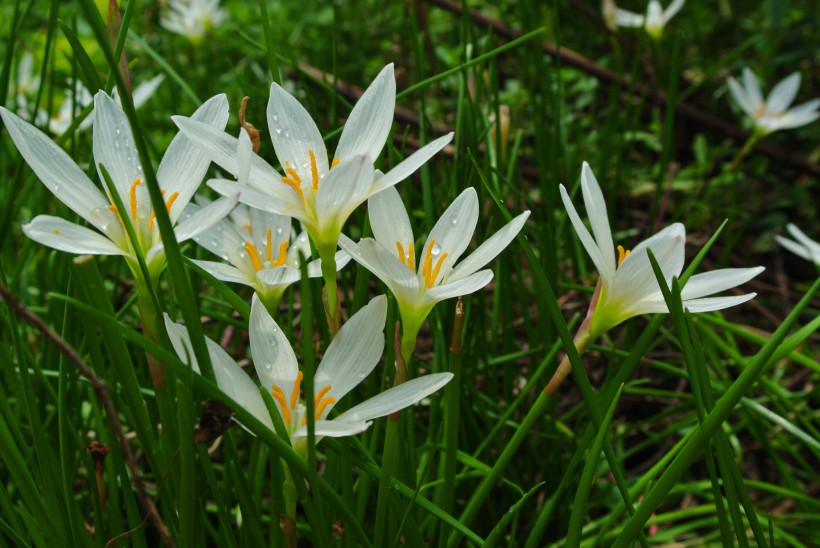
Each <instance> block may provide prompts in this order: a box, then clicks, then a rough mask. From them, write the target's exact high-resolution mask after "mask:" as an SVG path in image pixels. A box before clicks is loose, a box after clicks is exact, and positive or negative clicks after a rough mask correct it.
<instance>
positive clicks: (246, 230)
mask: <svg viewBox="0 0 820 548" xmlns="http://www.w3.org/2000/svg"><path fill="white" fill-rule="evenodd" d="M242 228H244V229H245V232H247V233H248V236H253V227H252V226H251V225H242Z"/></svg>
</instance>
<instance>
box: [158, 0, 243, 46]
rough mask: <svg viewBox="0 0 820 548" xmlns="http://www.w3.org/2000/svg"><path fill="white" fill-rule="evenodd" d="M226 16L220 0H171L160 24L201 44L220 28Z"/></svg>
mask: <svg viewBox="0 0 820 548" xmlns="http://www.w3.org/2000/svg"><path fill="white" fill-rule="evenodd" d="M226 15H227V14H226V13H225V10H223V9H222V8H220V7H219V0H169V2H168V10H167V11H166V12H165V13H164V14H163V16H162V19H161V20H160V24H161V25H162V26H163V27H165V28H166V29H167V30H170V31H171V32H175V33H177V34H180V35H182V36H184V37H186V38H188V39H189V40H191V41H192V42H199V41H201V40H202V39H203V38H204V37H205V35H206V34H207V33H208V32H209V31H210V30H211V29H213V28H215V27H218V26H219V25H220V24H221V23H222V21H224V20H225V17H226Z"/></svg>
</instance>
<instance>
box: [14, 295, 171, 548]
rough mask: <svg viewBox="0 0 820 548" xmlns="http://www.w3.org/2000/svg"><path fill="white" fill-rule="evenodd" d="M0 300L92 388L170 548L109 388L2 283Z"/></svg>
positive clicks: (140, 496) (147, 510) (145, 507)
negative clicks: (0, 298)
mask: <svg viewBox="0 0 820 548" xmlns="http://www.w3.org/2000/svg"><path fill="white" fill-rule="evenodd" d="M0 296H2V297H3V300H5V301H6V303H7V304H8V306H9V308H11V309H12V310H13V311H14V312H15V313H16V314H17V315H18V316H19V317H21V318H23V319H24V320H25V321H26V322H28V323H29V324H30V325H31V326H32V327H34V328H35V329H36V330H37V331H39V332H40V333H42V334H43V336H44V337H45V338H46V339H47V340H48V341H50V342H51V343H52V344H54V346H56V347H57V348H58V349H59V350H60V352H62V353H63V355H64V356H65V357H66V358H68V360H69V361H70V362H71V363H73V364H74V365H75V366H76V367H77V369H78V370H79V372H80V374H81V375H82V376H83V377H85V378H86V379H88V382H89V383H90V384H91V388H92V389H93V390H94V392H95V393H96V394H97V397H98V398H99V399H100V403H102V406H103V408H104V409H105V415H106V417H108V422H110V423H111V428H112V429H113V430H114V434H115V435H116V437H117V443H118V444H119V446H120V451H121V452H122V457H123V459H124V460H125V463H126V465H127V466H128V469H129V471H130V472H131V481H132V482H133V483H134V488H135V489H136V491H137V500H138V501H139V503H140V506H142V509H143V511H145V513H146V514H147V515H148V516H149V517H150V518H151V521H152V522H153V523H154V527H156V529H157V532H158V533H159V536H160V538H161V539H162V543H163V544H164V545H165V546H173V545H174V543H173V542H172V541H171V537H170V535H169V533H168V528H167V527H166V526H165V523H164V522H163V521H162V518H161V517H160V515H159V512H158V511H157V507H156V506H155V505H154V501H152V500H151V498H150V497H149V496H148V494H147V492H146V490H145V483H144V482H143V481H142V476H141V475H140V473H139V469H138V468H137V464H136V461H135V460H134V455H133V454H132V453H131V448H130V447H129V445H128V441H127V440H126V438H125V433H124V432H123V429H122V424H121V423H120V420H119V419H118V418H117V411H116V409H115V408H114V404H113V403H112V401H111V398H109V397H108V386H107V385H106V384H105V382H104V381H102V380H101V379H100V378H99V377H97V375H95V374H94V372H93V371H92V370H91V368H90V367H89V366H88V364H87V363H85V361H84V360H83V358H82V357H81V356H80V354H79V353H78V352H77V351H76V350H74V348H73V347H72V346H71V345H70V344H69V343H68V342H67V341H66V340H65V339H63V338H62V337H61V336H60V335H59V334H58V333H57V332H55V331H54V330H53V329H51V327H49V326H48V324H46V323H45V322H44V321H43V320H42V319H41V318H40V317H39V316H37V315H36V314H34V313H33V312H32V311H30V310H29V309H28V308H26V307H25V305H24V304H23V303H21V302H20V301H18V300H17V298H16V297H15V296H14V295H12V294H11V292H10V291H9V289H8V288H7V287H6V286H5V285H4V284H3V283H2V282H0Z"/></svg>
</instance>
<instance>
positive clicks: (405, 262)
mask: <svg viewBox="0 0 820 548" xmlns="http://www.w3.org/2000/svg"><path fill="white" fill-rule="evenodd" d="M396 248H398V250H399V260H400V261H401V264H405V265H406V264H407V261H406V260H405V256H404V248H403V247H402V246H401V242H400V241H398V240H396Z"/></svg>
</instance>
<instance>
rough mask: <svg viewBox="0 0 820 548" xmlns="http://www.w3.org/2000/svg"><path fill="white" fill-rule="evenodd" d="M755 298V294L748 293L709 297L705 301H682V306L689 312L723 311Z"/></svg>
mask: <svg viewBox="0 0 820 548" xmlns="http://www.w3.org/2000/svg"><path fill="white" fill-rule="evenodd" d="M756 296H757V293H748V294H746V295H738V296H737V297H710V298H706V299H693V300H691V301H684V302H683V306H684V307H685V308H688V309H689V312H711V311H713V310H723V309H724V308H729V307H730V306H737V305H739V304H743V303H745V302H746V301H750V300H752V299H754V298H755V297H756Z"/></svg>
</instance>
